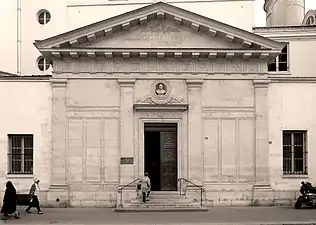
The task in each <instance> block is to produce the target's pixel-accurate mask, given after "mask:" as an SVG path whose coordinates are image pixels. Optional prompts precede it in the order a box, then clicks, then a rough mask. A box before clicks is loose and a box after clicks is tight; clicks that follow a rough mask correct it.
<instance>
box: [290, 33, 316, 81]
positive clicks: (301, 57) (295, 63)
mask: <svg viewBox="0 0 316 225" xmlns="http://www.w3.org/2000/svg"><path fill="white" fill-rule="evenodd" d="M315 49H316V38H315V37H314V38H313V39H309V40H304V39H302V40H299V39H295V40H290V49H289V50H290V73H291V75H292V76H295V77H315V76H316V71H315V65H316V57H315Z"/></svg>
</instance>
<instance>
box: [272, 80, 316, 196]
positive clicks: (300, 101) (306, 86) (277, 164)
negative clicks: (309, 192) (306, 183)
mask: <svg viewBox="0 0 316 225" xmlns="http://www.w3.org/2000/svg"><path fill="white" fill-rule="evenodd" d="M315 102H316V83H272V84H270V86H269V120H270V123H269V129H270V141H271V142H272V143H271V144H270V174H271V184H272V185H273V187H275V188H277V189H281V190H286V189H288V190H299V187H300V182H301V181H302V180H307V179H309V180H310V181H312V182H316V165H315V163H314V159H315V158H316V114H315V112H316V104H315ZM289 129H290V130H307V151H308V177H302V176H296V177H294V178H282V176H283V175H282V173H283V172H282V171H283V169H282V165H283V163H282V159H283V158H282V156H283V150H282V130H289Z"/></svg>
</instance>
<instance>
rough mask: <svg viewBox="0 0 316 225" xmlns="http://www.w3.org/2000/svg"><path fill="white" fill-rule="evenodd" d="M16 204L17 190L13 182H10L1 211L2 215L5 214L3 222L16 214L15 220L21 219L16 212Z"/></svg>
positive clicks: (7, 185)
mask: <svg viewBox="0 0 316 225" xmlns="http://www.w3.org/2000/svg"><path fill="white" fill-rule="evenodd" d="M16 202H17V195H16V190H15V188H14V186H13V184H12V182H11V181H8V182H7V184H6V190H5V193H4V198H3V205H2V209H1V213H3V220H7V219H8V215H9V214H13V213H14V214H15V218H16V219H18V218H19V214H18V212H17V211H16Z"/></svg>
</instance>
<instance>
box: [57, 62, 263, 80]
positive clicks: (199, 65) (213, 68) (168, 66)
mask: <svg viewBox="0 0 316 225" xmlns="http://www.w3.org/2000/svg"><path fill="white" fill-rule="evenodd" d="M54 72H55V73H56V75H57V76H58V74H60V73H70V74H72V73H74V74H77V73H90V74H94V73H160V72H166V73H167V72H168V73H202V74H218V73H219V74H222V73H229V74H234V73H236V74H245V75H247V74H265V73H267V65H266V62H265V61H263V60H259V59H258V60H242V59H232V60H228V59H224V58H221V59H214V60H210V59H205V60H202V59H152V60H150V59H140V60H139V59H133V58H131V59H105V58H99V59H90V58H80V59H77V60H76V61H71V60H68V61H67V60H65V61H59V60H56V61H54Z"/></svg>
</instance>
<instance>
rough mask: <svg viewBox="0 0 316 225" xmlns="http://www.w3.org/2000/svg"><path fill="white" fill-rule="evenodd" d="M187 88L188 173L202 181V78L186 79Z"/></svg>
mask: <svg viewBox="0 0 316 225" xmlns="http://www.w3.org/2000/svg"><path fill="white" fill-rule="evenodd" d="M186 83H187V88H188V105H189V110H188V156H189V157H188V159H189V160H188V170H189V171H188V175H189V177H188V178H189V179H190V180H192V181H193V182H196V183H201V182H202V181H203V150H202V149H203V148H202V84H203V80H186Z"/></svg>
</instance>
